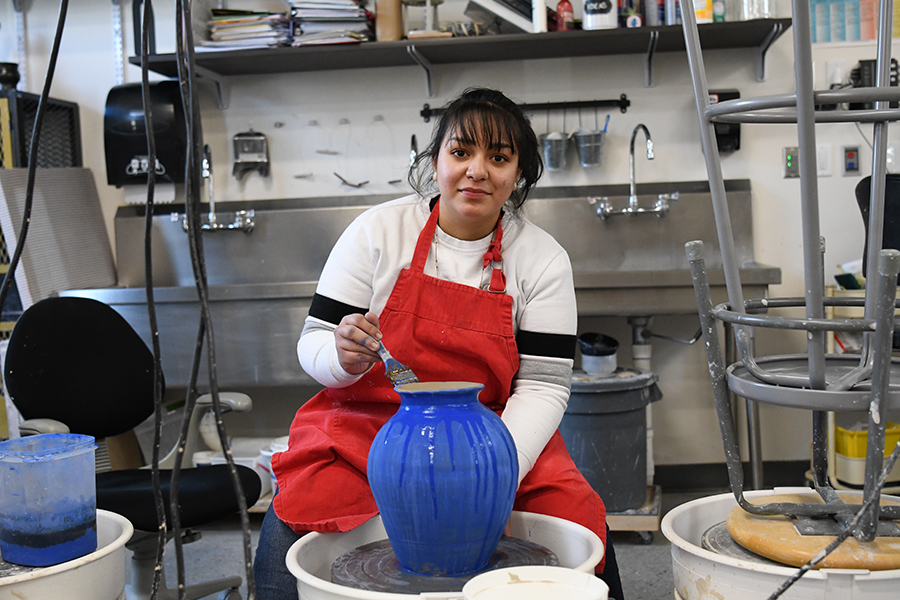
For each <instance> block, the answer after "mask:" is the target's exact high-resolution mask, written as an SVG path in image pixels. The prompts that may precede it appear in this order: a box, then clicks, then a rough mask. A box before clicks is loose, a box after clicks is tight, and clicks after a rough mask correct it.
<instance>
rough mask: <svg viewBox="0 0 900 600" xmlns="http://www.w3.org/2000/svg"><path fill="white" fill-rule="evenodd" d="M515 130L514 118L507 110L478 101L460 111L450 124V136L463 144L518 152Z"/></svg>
mask: <svg viewBox="0 0 900 600" xmlns="http://www.w3.org/2000/svg"><path fill="white" fill-rule="evenodd" d="M515 130H516V122H515V119H513V118H512V117H511V115H509V113H508V112H507V111H504V110H502V109H500V107H498V106H496V105H495V104H490V103H487V102H479V103H477V104H474V105H472V106H469V107H466V109H465V110H463V111H460V114H459V116H458V118H457V119H456V122H455V123H454V124H453V125H452V137H455V138H456V139H457V140H459V141H460V142H462V143H465V144H473V145H482V146H484V147H485V148H490V149H492V150H501V149H503V148H509V149H510V150H511V151H512V152H513V153H514V154H518V153H519V148H518V144H517V143H516V141H517V140H516V139H515V137H514V136H513V133H512V132H513V131H515Z"/></svg>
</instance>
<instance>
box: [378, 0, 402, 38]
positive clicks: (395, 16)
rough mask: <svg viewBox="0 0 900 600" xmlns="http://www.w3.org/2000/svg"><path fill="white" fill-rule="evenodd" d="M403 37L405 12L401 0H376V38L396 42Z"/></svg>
mask: <svg viewBox="0 0 900 600" xmlns="http://www.w3.org/2000/svg"><path fill="white" fill-rule="evenodd" d="M402 38H403V14H402V12H401V7H400V0H376V2H375V39H376V40H377V41H379V42H395V41H397V40H399V39H402Z"/></svg>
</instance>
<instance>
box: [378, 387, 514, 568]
mask: <svg viewBox="0 0 900 600" xmlns="http://www.w3.org/2000/svg"><path fill="white" fill-rule="evenodd" d="M438 385H442V384H438ZM430 386H432V387H433V384H412V385H406V386H400V387H398V388H397V391H398V392H399V394H400V398H401V405H400V409H399V410H398V411H397V413H396V414H395V415H394V416H393V417H392V418H391V419H390V420H388V422H387V423H385V425H384V427H382V429H381V430H380V431H379V432H378V435H376V437H375V440H374V441H373V443H372V447H371V449H370V451H369V462H368V477H369V484H370V486H371V488H372V494H373V495H374V497H375V502H376V503H377V505H378V509H379V511H380V512H381V516H382V520H383V522H384V527H385V530H386V531H387V534H388V538H389V539H390V542H391V546H392V548H393V550H394V553H395V554H396V555H397V559H398V561H399V563H400V565H401V566H402V567H403V568H404V569H407V570H409V571H413V572H416V573H425V574H431V575H458V574H463V573H470V572H474V571H477V570H479V569H482V568H483V567H484V566H485V565H487V563H488V560H489V559H490V557H491V555H492V554H493V552H494V550H495V549H496V547H497V544H498V543H499V541H500V536H501V535H502V533H503V529H504V527H505V526H506V523H507V522H508V520H509V516H510V513H511V512H512V505H513V501H514V499H515V492H516V483H517V481H518V457H517V454H516V449H515V444H514V443H513V440H512V436H510V434H509V431H507V429H506V426H505V425H504V424H503V422H502V421H501V420H500V418H499V417H498V416H497V415H496V414H494V412H493V411H491V410H489V409H488V408H486V407H485V406H484V405H482V404H481V403H480V402H479V401H478V392H479V391H481V389H482V387H483V386H482V385H480V384H470V383H460V382H452V383H451V384H443V387H444V388H445V389H438V390H435V389H428V388H429V387H430Z"/></svg>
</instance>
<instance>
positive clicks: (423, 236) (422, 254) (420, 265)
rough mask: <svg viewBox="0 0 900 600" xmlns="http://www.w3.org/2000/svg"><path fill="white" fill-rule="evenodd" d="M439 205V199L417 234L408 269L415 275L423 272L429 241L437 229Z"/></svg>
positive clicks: (429, 247) (429, 245)
mask: <svg viewBox="0 0 900 600" xmlns="http://www.w3.org/2000/svg"><path fill="white" fill-rule="evenodd" d="M440 205H441V200H440V198H438V199H437V201H436V202H435V203H434V208H432V209H431V215H430V216H429V217H428V221H427V222H426V223H425V227H423V228H422V231H421V232H420V233H419V239H418V240H417V241H416V251H415V252H414V253H413V258H412V263H410V265H409V268H410V270H412V271H415V272H417V273H424V272H425V261H427V260H428V251H429V250H431V240H433V239H434V231H435V228H436V227H437V222H438V216H439V215H440V210H438V209H439V207H440Z"/></svg>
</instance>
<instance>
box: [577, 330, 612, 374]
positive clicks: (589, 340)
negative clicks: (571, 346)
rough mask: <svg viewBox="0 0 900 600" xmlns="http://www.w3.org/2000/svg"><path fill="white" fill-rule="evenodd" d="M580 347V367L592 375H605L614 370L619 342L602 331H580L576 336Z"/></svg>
mask: <svg viewBox="0 0 900 600" xmlns="http://www.w3.org/2000/svg"><path fill="white" fill-rule="evenodd" d="M578 347H579V348H580V349H581V368H582V369H584V371H585V373H587V374H588V375H591V376H592V377H607V376H609V375H612V374H613V373H614V372H615V371H616V366H617V365H616V352H617V351H618V349H619V342H618V340H616V339H615V338H612V337H610V336H608V335H603V334H602V333H582V334H581V335H580V336H578Z"/></svg>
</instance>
